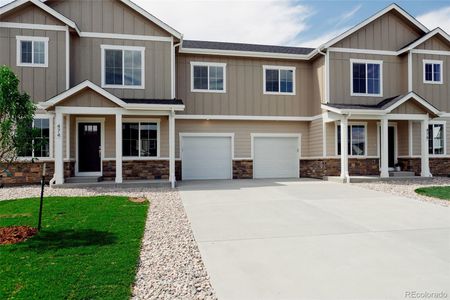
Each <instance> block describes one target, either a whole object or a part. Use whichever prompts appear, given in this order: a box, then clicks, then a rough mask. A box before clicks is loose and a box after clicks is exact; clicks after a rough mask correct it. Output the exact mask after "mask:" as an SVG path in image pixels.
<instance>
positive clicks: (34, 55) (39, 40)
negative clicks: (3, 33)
mask: <svg viewBox="0 0 450 300" xmlns="http://www.w3.org/2000/svg"><path fill="white" fill-rule="evenodd" d="M16 40H17V66H21V67H47V66H48V41H49V38H48V37H40V36H39V37H38V36H17V37H16Z"/></svg>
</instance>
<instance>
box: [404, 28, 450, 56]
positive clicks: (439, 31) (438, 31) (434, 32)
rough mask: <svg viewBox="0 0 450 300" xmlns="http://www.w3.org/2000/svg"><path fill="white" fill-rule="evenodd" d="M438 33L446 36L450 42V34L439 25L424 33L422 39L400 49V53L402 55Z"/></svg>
mask: <svg viewBox="0 0 450 300" xmlns="http://www.w3.org/2000/svg"><path fill="white" fill-rule="evenodd" d="M436 34H440V35H441V36H442V37H443V38H445V39H446V40H447V41H448V42H449V43H450V36H449V35H448V34H447V33H446V32H445V31H444V30H442V29H441V28H439V27H437V28H435V29H433V30H432V31H430V32H428V33H427V34H426V35H424V36H423V37H421V38H420V39H418V40H417V41H415V42H414V43H412V44H411V45H409V46H408V47H406V48H403V49H401V50H399V51H398V54H399V55H400V54H402V53H405V52H407V51H409V50H412V49H414V48H416V47H417V46H419V45H420V44H422V43H424V42H425V41H427V40H429V39H430V38H432V37H433V36H435V35H436ZM425 51H427V50H425ZM429 51H432V50H429Z"/></svg>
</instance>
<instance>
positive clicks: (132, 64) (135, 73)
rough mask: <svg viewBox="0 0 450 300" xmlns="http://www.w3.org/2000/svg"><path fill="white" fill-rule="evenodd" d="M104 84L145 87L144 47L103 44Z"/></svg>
mask: <svg viewBox="0 0 450 300" xmlns="http://www.w3.org/2000/svg"><path fill="white" fill-rule="evenodd" d="M101 48H102V86H103V87H106V88H129V89H143V88H144V82H145V78H144V76H145V73H144V72H145V70H144V66H145V62H144V60H145V57H144V50H145V49H144V48H143V47H131V46H114V45H101Z"/></svg>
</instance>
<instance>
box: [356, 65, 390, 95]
mask: <svg viewBox="0 0 450 300" xmlns="http://www.w3.org/2000/svg"><path fill="white" fill-rule="evenodd" d="M350 65H351V72H350V74H351V78H350V85H351V95H352V96H376V97H381V96H382V95H383V62H382V61H378V60H359V59H351V60H350Z"/></svg>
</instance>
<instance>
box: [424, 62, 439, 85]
mask: <svg viewBox="0 0 450 300" xmlns="http://www.w3.org/2000/svg"><path fill="white" fill-rule="evenodd" d="M442 64H443V62H442V60H426V59H425V60H423V82H424V83H435V84H441V83H442V82H443V78H442V77H443V74H442Z"/></svg>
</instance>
